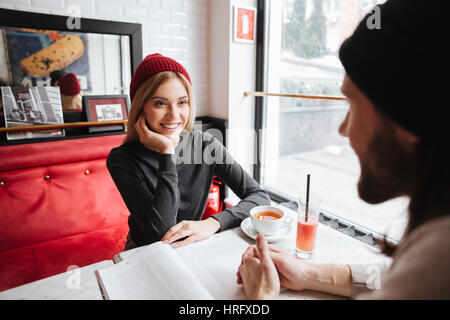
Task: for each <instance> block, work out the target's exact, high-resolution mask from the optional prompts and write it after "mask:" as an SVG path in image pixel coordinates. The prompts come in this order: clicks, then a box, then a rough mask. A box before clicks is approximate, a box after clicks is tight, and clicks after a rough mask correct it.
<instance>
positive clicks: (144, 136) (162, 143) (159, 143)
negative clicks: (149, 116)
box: [134, 114, 180, 154]
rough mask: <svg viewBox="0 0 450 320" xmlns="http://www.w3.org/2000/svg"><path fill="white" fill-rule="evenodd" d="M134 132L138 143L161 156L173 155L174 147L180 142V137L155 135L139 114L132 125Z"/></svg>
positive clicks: (176, 135)
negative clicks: (137, 136) (137, 137)
mask: <svg viewBox="0 0 450 320" xmlns="http://www.w3.org/2000/svg"><path fill="white" fill-rule="evenodd" d="M134 127H135V128H136V132H137V134H138V135H139V142H140V143H142V144H143V145H144V146H145V147H147V148H148V149H150V150H152V151H156V152H159V153H162V154H173V153H175V147H176V146H177V145H178V143H179V142H180V135H179V134H174V135H172V136H170V137H167V136H164V135H162V134H159V133H156V132H154V131H152V130H150V128H149V127H148V126H147V124H146V123H145V116H144V114H141V116H140V117H139V119H138V121H136V124H135V125H134Z"/></svg>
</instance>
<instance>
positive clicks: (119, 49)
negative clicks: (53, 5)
mask: <svg viewBox="0 0 450 320" xmlns="http://www.w3.org/2000/svg"><path fill="white" fill-rule="evenodd" d="M70 19H73V17H69V16H67V17H65V16H56V15H47V14H40V13H31V12H23V11H15V10H7V9H0V84H1V85H6V86H25V87H29V86H51V85H52V76H53V77H56V76H58V72H60V73H69V72H73V73H74V74H75V75H76V76H77V78H78V80H79V83H80V86H81V90H82V93H83V95H108V94H128V92H129V83H130V80H131V75H132V72H133V71H134V69H135V68H136V66H137V64H138V63H139V62H140V60H141V59H142V35H141V25H140V24H134V23H125V22H116V21H103V20H95V19H84V18H78V19H79V21H77V23H76V24H75V25H76V26H77V28H70V27H73V25H71V24H70V23H68V21H69V20H70ZM69 28H70V29H69ZM52 73H53V74H52Z"/></svg>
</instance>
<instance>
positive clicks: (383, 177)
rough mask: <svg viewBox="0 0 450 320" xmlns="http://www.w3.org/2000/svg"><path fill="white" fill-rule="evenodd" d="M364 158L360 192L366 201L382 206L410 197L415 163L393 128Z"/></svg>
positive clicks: (381, 135) (382, 134)
mask: <svg viewBox="0 0 450 320" xmlns="http://www.w3.org/2000/svg"><path fill="white" fill-rule="evenodd" d="M384 129H385V130H380V132H379V133H378V134H377V135H376V136H375V137H374V139H373V140H372V141H371V142H370V143H369V146H368V149H367V152H366V154H364V155H362V156H360V158H359V161H360V164H361V176H360V178H359V181H358V192H359V196H360V198H361V199H362V200H364V201H366V202H368V203H371V204H378V203H382V202H384V201H387V200H390V199H393V198H396V197H400V196H403V195H407V194H408V189H409V185H410V183H409V181H410V177H411V172H412V160H411V156H410V155H408V154H407V153H406V152H405V151H404V150H403V149H402V147H401V145H400V144H399V142H398V141H397V140H396V139H395V136H394V132H393V130H392V128H390V127H388V128H384Z"/></svg>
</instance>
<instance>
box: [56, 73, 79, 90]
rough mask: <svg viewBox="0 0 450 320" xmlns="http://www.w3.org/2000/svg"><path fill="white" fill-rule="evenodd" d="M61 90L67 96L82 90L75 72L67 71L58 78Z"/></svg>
mask: <svg viewBox="0 0 450 320" xmlns="http://www.w3.org/2000/svg"><path fill="white" fill-rule="evenodd" d="M58 85H59V90H60V91H61V93H62V94H63V95H65V96H74V95H77V94H79V93H80V92H81V86H80V82H79V81H78V78H77V76H76V75H75V74H74V73H73V72H70V73H66V74H65V75H63V76H62V77H61V78H59V80H58Z"/></svg>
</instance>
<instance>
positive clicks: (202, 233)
mask: <svg viewBox="0 0 450 320" xmlns="http://www.w3.org/2000/svg"><path fill="white" fill-rule="evenodd" d="M219 229H220V223H219V221H217V220H216V219H214V218H208V219H206V220H201V221H181V222H179V223H177V224H176V225H174V226H173V227H172V228H170V229H169V230H168V231H167V232H166V234H165V235H164V236H163V237H162V238H161V241H163V242H164V243H167V244H171V243H172V242H174V241H177V240H179V239H181V238H185V237H187V238H186V239H184V240H183V241H180V242H177V243H175V244H174V245H173V247H175V248H178V247H181V246H184V245H187V244H189V243H191V242H195V241H199V240H203V239H206V238H208V237H210V236H211V235H213V234H214V233H216V232H217V231H218V230H219Z"/></svg>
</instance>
